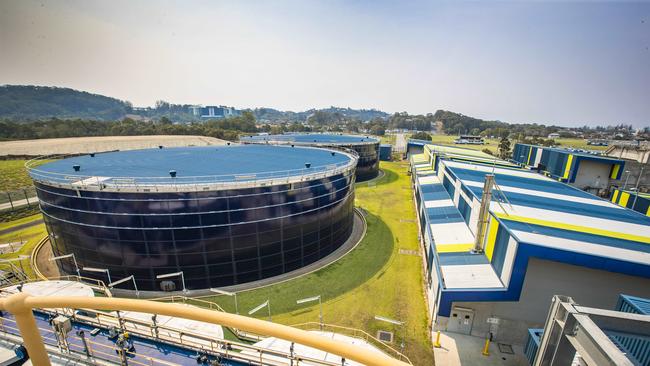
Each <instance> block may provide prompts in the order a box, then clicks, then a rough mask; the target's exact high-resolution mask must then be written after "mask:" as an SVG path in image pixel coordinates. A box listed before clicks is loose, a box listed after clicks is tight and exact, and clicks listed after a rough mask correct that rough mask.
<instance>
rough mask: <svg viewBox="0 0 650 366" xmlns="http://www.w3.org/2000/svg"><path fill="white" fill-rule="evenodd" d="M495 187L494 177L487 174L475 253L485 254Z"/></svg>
mask: <svg viewBox="0 0 650 366" xmlns="http://www.w3.org/2000/svg"><path fill="white" fill-rule="evenodd" d="M493 186H494V175H493V174H486V175H485V183H484V184H483V196H482V197H481V207H480V209H479V214H478V215H479V216H478V225H477V228H476V239H475V241H474V248H473V249H472V251H473V252H475V253H483V250H484V248H483V242H484V241H485V230H486V228H487V223H488V219H489V210H490V202H492V187H493ZM504 211H505V210H504Z"/></svg>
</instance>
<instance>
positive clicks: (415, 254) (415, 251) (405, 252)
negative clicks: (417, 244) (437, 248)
mask: <svg viewBox="0 0 650 366" xmlns="http://www.w3.org/2000/svg"><path fill="white" fill-rule="evenodd" d="M399 254H406V255H414V256H417V257H419V256H420V253H419V252H418V251H417V250H411V249H400V250H399Z"/></svg>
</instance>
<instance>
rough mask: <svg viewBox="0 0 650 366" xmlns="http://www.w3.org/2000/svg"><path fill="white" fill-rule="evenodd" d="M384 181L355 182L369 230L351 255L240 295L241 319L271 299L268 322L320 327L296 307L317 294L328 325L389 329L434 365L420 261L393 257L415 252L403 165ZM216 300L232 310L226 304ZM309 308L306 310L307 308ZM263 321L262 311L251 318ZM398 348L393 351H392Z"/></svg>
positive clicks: (312, 311) (314, 313) (420, 360)
mask: <svg viewBox="0 0 650 366" xmlns="http://www.w3.org/2000/svg"><path fill="white" fill-rule="evenodd" d="M381 168H382V169H383V170H384V171H385V172H386V174H385V176H384V177H383V178H382V179H381V180H379V181H378V182H377V183H376V184H370V185H369V184H367V183H359V184H358V185H357V187H356V205H357V206H358V207H362V208H363V209H364V210H365V211H366V212H367V213H368V215H367V217H366V220H367V221H368V232H367V234H366V236H365V238H364V239H363V240H362V242H361V243H360V244H359V245H358V246H357V248H356V249H355V250H353V251H352V252H350V253H349V254H348V255H346V256H345V257H343V258H342V259H340V260H339V261H338V262H336V263H334V264H332V265H330V266H328V267H326V268H324V269H322V270H319V271H317V272H314V273H312V274H309V275H306V276H303V277H300V278H296V279H293V280H291V281H288V282H284V283H279V284H276V285H272V286H268V287H265V288H261V289H257V290H251V291H244V292H240V293H238V295H237V297H238V300H239V309H240V313H244V314H245V313H246V312H248V311H249V310H250V309H252V308H254V307H255V306H256V305H258V304H261V303H262V302H264V301H266V300H267V299H270V304H271V310H272V315H273V321H275V322H278V323H282V324H289V325H291V324H298V323H304V322H317V321H318V303H311V304H304V305H296V300H298V299H302V298H305V297H310V296H316V295H319V294H320V295H322V298H323V317H324V321H325V322H326V323H329V324H335V325H341V326H347V327H353V328H359V329H362V330H365V331H366V332H368V333H370V334H372V335H376V332H377V331H378V330H389V331H393V332H395V334H396V338H397V340H398V342H397V344H399V341H401V339H402V337H405V343H406V348H405V353H406V354H407V356H408V357H409V358H410V359H411V361H413V362H414V363H415V364H418V365H431V364H433V352H432V348H431V341H430V337H429V330H428V326H427V315H426V309H425V303H424V295H423V288H422V266H421V258H420V257H418V256H414V255H408V254H399V249H400V248H401V249H409V250H418V247H419V244H418V239H417V224H416V222H415V209H414V206H413V201H412V198H411V197H412V196H411V194H412V191H411V188H410V179H409V177H408V176H407V175H406V172H407V170H408V165H407V164H406V163H399V162H381ZM209 300H211V301H215V302H217V303H219V304H220V305H221V306H223V307H224V308H225V309H226V310H228V311H234V304H233V300H232V299H231V298H227V297H223V296H217V297H211V298H210V299H209ZM305 305H307V306H305ZM255 315H256V316H259V317H260V318H266V311H265V310H261V311H260V312H259V313H258V314H255ZM375 315H381V316H385V317H389V318H393V319H399V320H401V321H404V322H405V324H404V326H402V327H395V326H393V325H391V324H387V323H382V322H379V321H376V320H375V319H374V316H375ZM394 347H395V348H397V349H399V346H395V345H394Z"/></svg>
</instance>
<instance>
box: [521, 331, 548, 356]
mask: <svg viewBox="0 0 650 366" xmlns="http://www.w3.org/2000/svg"><path fill="white" fill-rule="evenodd" d="M543 333H544V329H540V328H530V329H528V338H526V345H525V346H524V355H526V359H527V360H528V364H529V365H532V364H533V362H535V357H536V356H537V350H538V349H539V344H540V343H541V340H542V334H543Z"/></svg>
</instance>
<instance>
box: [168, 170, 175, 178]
mask: <svg viewBox="0 0 650 366" xmlns="http://www.w3.org/2000/svg"><path fill="white" fill-rule="evenodd" d="M169 175H170V176H171V177H172V178H176V171H175V170H170V171H169Z"/></svg>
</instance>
